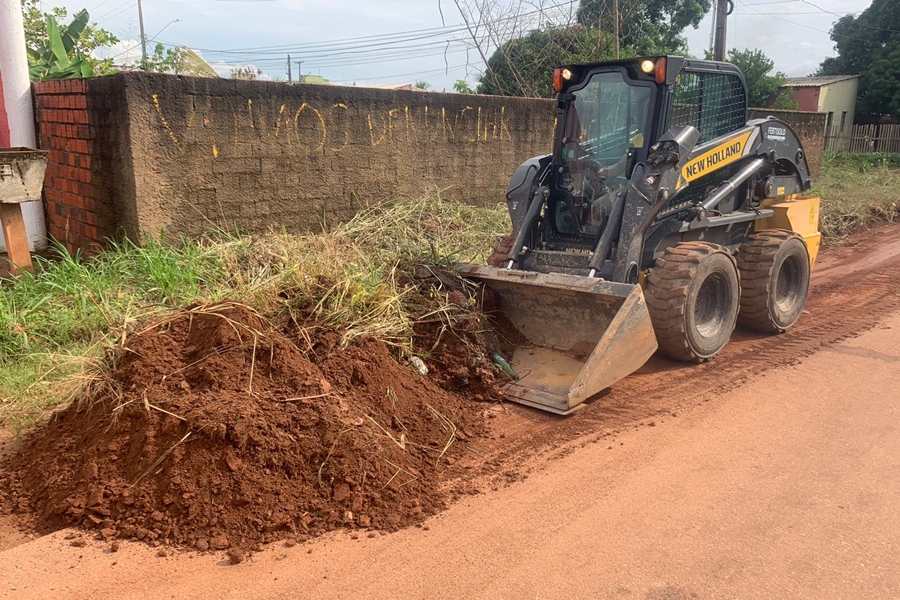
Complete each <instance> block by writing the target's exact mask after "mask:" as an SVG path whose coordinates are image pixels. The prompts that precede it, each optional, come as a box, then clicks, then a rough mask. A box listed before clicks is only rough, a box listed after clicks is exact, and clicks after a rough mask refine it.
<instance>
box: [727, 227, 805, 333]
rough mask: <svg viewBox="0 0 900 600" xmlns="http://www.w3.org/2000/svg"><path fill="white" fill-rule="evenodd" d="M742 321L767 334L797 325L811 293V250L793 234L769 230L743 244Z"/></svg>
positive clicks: (740, 261)
mask: <svg viewBox="0 0 900 600" xmlns="http://www.w3.org/2000/svg"><path fill="white" fill-rule="evenodd" d="M737 261H738V269H739V270H740V273H741V312H740V316H738V322H739V323H740V324H741V325H742V326H744V327H747V328H748V329H753V330H754V331H761V332H763V333H784V332H785V331H786V330H787V329H788V328H789V327H791V326H792V325H793V324H794V323H796V322H797V319H799V318H800V315H801V314H803V308H804V307H805V306H806V297H807V294H808V293H809V251H808V250H807V249H806V242H804V241H803V238H802V237H800V236H799V235H798V234H796V233H794V232H793V231H784V230H781V229H766V230H764V231H760V232H758V233H755V234H753V235H751V236H749V237H748V238H747V241H746V242H744V243H743V244H741V248H740V251H739V252H738V259H737Z"/></svg>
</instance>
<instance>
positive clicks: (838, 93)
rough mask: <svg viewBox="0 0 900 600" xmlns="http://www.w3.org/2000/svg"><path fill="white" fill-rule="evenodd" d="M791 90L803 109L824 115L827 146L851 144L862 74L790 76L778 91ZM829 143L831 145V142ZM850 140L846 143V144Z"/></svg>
mask: <svg viewBox="0 0 900 600" xmlns="http://www.w3.org/2000/svg"><path fill="white" fill-rule="evenodd" d="M782 90H790V91H793V93H794V100H796V101H797V104H799V105H800V110H805V111H814V112H823V113H826V114H827V115H828V117H827V120H826V124H825V137H826V144H827V145H828V146H829V147H831V148H838V149H840V148H841V147H843V146H844V145H849V142H850V134H851V132H852V131H853V119H854V117H855V115H856V93H857V91H858V90H859V75H827V76H822V77H789V78H788V80H787V81H786V82H785V83H784V85H783V86H782V87H781V89H779V90H778V91H779V92H781V91H782ZM829 140H830V141H831V143H828V142H829ZM845 140H846V143H845Z"/></svg>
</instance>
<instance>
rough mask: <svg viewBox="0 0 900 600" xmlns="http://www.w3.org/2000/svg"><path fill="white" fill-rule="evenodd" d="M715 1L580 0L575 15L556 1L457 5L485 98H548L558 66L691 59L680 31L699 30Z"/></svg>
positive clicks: (471, 0) (484, 0)
mask: <svg viewBox="0 0 900 600" xmlns="http://www.w3.org/2000/svg"><path fill="white" fill-rule="evenodd" d="M711 2H712V0H580V2H579V5H578V8H577V10H576V9H574V7H572V6H571V4H559V3H558V2H556V3H553V2H550V1H549V0H530V1H529V2H518V3H515V2H513V3H504V2H493V1H491V0H454V3H455V4H456V6H457V8H458V10H459V12H460V15H461V16H462V17H463V22H464V24H465V27H466V29H467V31H468V33H469V36H470V37H471V39H472V45H473V47H474V49H475V50H477V51H478V53H479V55H480V56H481V59H482V61H483V62H484V64H485V70H484V73H483V74H482V76H481V78H480V80H479V86H478V93H482V94H502V95H512V96H545V97H546V96H552V95H553V89H552V85H551V84H552V77H553V68H554V67H556V66H559V65H563V64H573V63H587V62H595V61H599V60H607V59H611V58H615V57H617V56H618V57H619V58H627V57H629V56H638V55H650V56H653V55H659V54H684V53H686V50H687V42H686V40H685V38H684V37H682V36H681V33H682V31H684V29H685V28H687V27H689V26H693V27H696V26H697V24H698V23H699V22H700V20H701V19H702V18H703V15H704V14H706V12H707V11H708V10H709V9H710V6H711ZM490 48H493V49H494V50H493V52H492V53H491V55H490V57H488V56H487V50H488V49H490Z"/></svg>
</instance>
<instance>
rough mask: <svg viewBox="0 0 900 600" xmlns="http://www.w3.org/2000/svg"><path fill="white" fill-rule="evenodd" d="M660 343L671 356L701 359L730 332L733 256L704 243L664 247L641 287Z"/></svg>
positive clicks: (735, 285) (735, 291)
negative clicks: (663, 252)
mask: <svg viewBox="0 0 900 600" xmlns="http://www.w3.org/2000/svg"><path fill="white" fill-rule="evenodd" d="M644 297H645V298H646V299H647V308H648V309H649V311H650V319H651V321H652V322H653V329H654V330H655V332H656V339H657V341H658V342H659V348H660V350H662V351H663V352H664V353H665V354H667V355H669V356H670V357H672V358H674V359H676V360H682V361H687V362H705V361H707V360H709V359H711V358H712V357H713V356H715V355H716V354H718V353H719V351H720V350H722V348H724V347H725V344H727V343H728V340H730V339H731V332H732V331H734V326H735V322H736V321H737V316H738V306H739V303H740V283H739V280H738V271H737V266H736V264H735V260H734V257H732V256H731V254H730V253H729V252H728V250H727V249H726V248H724V247H722V246H719V245H717V244H711V243H708V242H681V243H679V244H676V245H675V246H672V247H671V248H668V249H667V250H666V252H665V254H663V256H662V257H661V258H658V259H657V260H656V264H655V266H654V267H653V268H652V269H651V270H650V275H648V277H647V286H646V289H645V290H644Z"/></svg>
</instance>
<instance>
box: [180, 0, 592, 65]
mask: <svg viewBox="0 0 900 600" xmlns="http://www.w3.org/2000/svg"><path fill="white" fill-rule="evenodd" d="M578 1H579V0H567V1H566V2H561V3H559V4H554V5H551V6H548V7H545V8H543V9H538V10H533V11H529V12H525V13H521V14H517V15H512V16H509V17H502V18H499V19H495V20H493V21H491V22H490V24H492V25H497V24H499V23H503V22H507V21H513V20H517V19H522V18H523V17H528V16H535V15H544V16H546V13H547V11H550V10H554V9H558V8H565V7H571V6H572V5H574V4H575V3H576V2H578ZM485 24H486V23H482V25H485ZM463 31H466V27H465V26H463V25H451V26H447V27H432V28H427V29H418V30H410V31H401V32H394V33H387V34H379V35H374V36H363V37H354V38H342V39H337V40H328V41H321V42H309V43H306V44H291V45H278V46H256V47H249V48H231V49H225V50H216V49H212V48H196V50H199V51H201V52H209V53H217V54H232V53H234V54H246V53H253V54H268V53H270V52H271V53H279V54H284V53H285V52H287V51H289V50H290V51H292V52H307V51H308V49H312V48H321V47H325V48H334V47H337V46H342V45H346V44H354V43H358V42H361V41H364V42H369V41H372V42H374V41H376V40H380V39H383V38H391V37H397V38H403V39H397V40H394V41H395V42H398V43H399V42H404V41H415V40H418V39H426V38H428V37H436V36H439V35H444V34H448V33H459V32H463ZM419 34H422V35H421V36H420V35H419ZM424 34H430V35H424ZM365 45H366V44H363V46H365Z"/></svg>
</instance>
